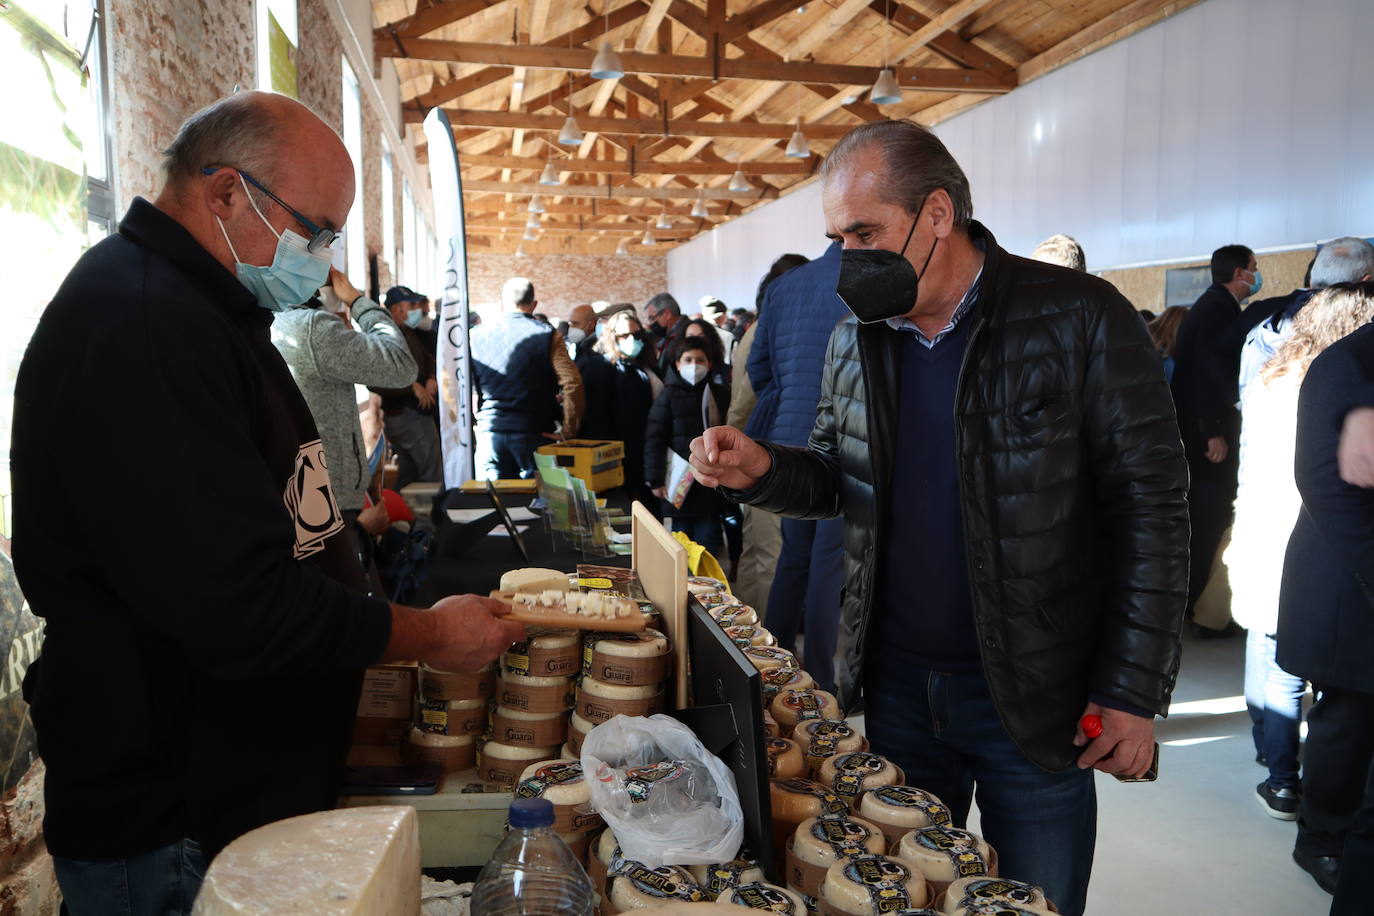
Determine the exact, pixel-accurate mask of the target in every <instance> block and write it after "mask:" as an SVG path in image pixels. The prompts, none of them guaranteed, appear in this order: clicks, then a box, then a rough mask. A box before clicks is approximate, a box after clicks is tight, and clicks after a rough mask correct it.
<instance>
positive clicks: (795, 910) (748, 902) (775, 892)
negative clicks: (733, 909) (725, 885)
mask: <svg viewBox="0 0 1374 916" xmlns="http://www.w3.org/2000/svg"><path fill="white" fill-rule="evenodd" d="M716 902H717V903H728V904H731V905H733V906H747V907H749V908H750V909H751V910H765V911H767V912H769V913H783V914H785V916H806V913H807V907H806V901H804V900H803V899H802V896H801V894H798V893H797V892H796V891H791V890H788V889H787V888H785V887H778V886H777V885H775V884H767V883H765V882H763V881H755V882H753V883H750V884H741V885H739V886H738V887H733V888H731V889H729V890H727V891H725V892H723V893H722V894H721V895H720V896H719V897H717V898H716Z"/></svg>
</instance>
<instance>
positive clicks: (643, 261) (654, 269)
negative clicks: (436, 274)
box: [421, 253, 668, 321]
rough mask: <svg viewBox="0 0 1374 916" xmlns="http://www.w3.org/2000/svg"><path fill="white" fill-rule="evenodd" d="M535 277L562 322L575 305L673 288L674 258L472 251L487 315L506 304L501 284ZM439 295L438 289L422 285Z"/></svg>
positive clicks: (548, 310) (542, 301) (545, 308)
mask: <svg viewBox="0 0 1374 916" xmlns="http://www.w3.org/2000/svg"><path fill="white" fill-rule="evenodd" d="M511 277H529V279H530V280H531V281H532V282H533V283H534V294H535V297H536V298H537V299H538V300H539V309H538V310H539V311H540V312H542V313H544V314H546V315H548V316H549V317H550V318H552V319H554V320H555V321H557V320H558V319H560V318H566V317H568V313H569V312H571V311H572V309H573V307H574V306H577V305H584V304H587V303H591V302H595V301H596V300H598V299H604V300H606V301H608V302H633V303H635V305H637V306H643V304H644V303H645V302H646V301H648V299H649V298H650V297H651V296H654V295H656V294H657V293H661V292H663V291H664V290H666V289H667V288H668V261H667V258H664V257H662V256H659V255H621V256H615V255H611V256H608V257H601V256H596V255H563V254H536V255H529V256H527V257H519V258H517V257H515V256H514V255H506V254H481V253H469V255H468V285H469V287H470V289H471V298H472V303H473V308H475V309H477V310H478V311H479V313H481V314H482V315H483V316H484V317H485V316H486V315H489V314H492V313H493V312H495V311H497V310H499V309H500V302H501V285H502V284H503V283H505V282H506V281H507V280H509V279H510V278H511ZM421 292H429V293H430V294H431V295H433V291H430V290H422V291H421Z"/></svg>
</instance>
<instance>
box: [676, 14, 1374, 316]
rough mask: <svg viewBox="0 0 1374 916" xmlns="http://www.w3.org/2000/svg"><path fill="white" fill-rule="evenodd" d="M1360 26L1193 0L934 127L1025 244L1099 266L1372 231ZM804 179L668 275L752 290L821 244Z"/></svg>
mask: <svg viewBox="0 0 1374 916" xmlns="http://www.w3.org/2000/svg"><path fill="white" fill-rule="evenodd" d="M1371 34H1374V2H1370V0H1303V2H1297V0H1205V2H1203V3H1199V4H1198V5H1196V6H1194V7H1191V8H1190V9H1188V10H1185V11H1184V12H1182V13H1180V14H1178V15H1176V16H1173V17H1171V18H1169V19H1167V20H1165V21H1163V22H1161V23H1158V24H1156V25H1154V26H1152V27H1151V28H1148V29H1145V30H1143V31H1141V32H1138V33H1136V34H1135V35H1133V36H1131V37H1130V38H1128V39H1126V40H1125V41H1122V42H1118V43H1117V44H1114V45H1111V46H1109V47H1107V48H1104V49H1102V50H1101V51H1098V52H1096V53H1095V54H1092V55H1090V56H1088V57H1085V58H1083V59H1082V60H1079V61H1076V62H1074V63H1072V64H1070V65H1068V66H1066V67H1062V68H1060V69H1059V70H1056V71H1054V72H1053V73H1050V74H1048V75H1047V76H1044V77H1042V78H1040V79H1038V80H1036V81H1034V82H1032V83H1029V84H1027V85H1026V86H1023V87H1021V88H1019V89H1017V90H1016V91H1015V92H1011V93H1009V94H1007V95H1006V96H1003V97H1001V98H998V99H994V100H993V101H991V102H988V103H986V104H983V105H980V106H979V107H977V108H975V109H973V110H971V111H968V112H966V113H964V114H962V115H959V116H957V117H955V118H952V119H950V120H949V121H947V122H945V123H944V124H941V125H940V126H939V127H937V128H936V132H937V133H938V134H939V135H940V136H941V138H942V139H944V141H945V143H946V145H948V146H949V148H950V151H951V152H952V153H953V154H954V156H955V158H956V159H958V160H959V162H960V163H961V164H962V165H963V167H964V170H965V171H966V172H967V173H968V176H969V181H970V183H971V184H972V187H973V203H974V211H975V213H976V215H977V216H978V218H979V219H980V220H982V221H983V222H984V223H986V224H987V225H988V227H989V228H990V229H991V230H992V231H993V233H994V234H995V235H996V236H997V238H998V240H999V241H1000V242H1001V243H1002V244H1003V245H1004V246H1005V247H1007V248H1008V249H1010V250H1011V251H1014V252H1018V253H1022V254H1024V253H1028V252H1029V251H1030V250H1031V249H1032V248H1034V247H1035V245H1036V244H1037V243H1038V242H1039V241H1040V240H1041V239H1043V238H1045V237H1046V236H1048V235H1050V234H1052V233H1055V232H1067V233H1068V234H1070V235H1073V236H1075V237H1076V238H1078V240H1079V241H1080V242H1081V243H1082V244H1083V247H1084V249H1085V250H1086V252H1087V255H1088V264H1089V267H1090V268H1091V269H1094V270H1101V269H1104V268H1109V267H1113V266H1117V265H1124V264H1137V263H1148V262H1157V261H1169V260H1176V259H1183V258H1191V257H1197V256H1199V255H1201V256H1206V255H1208V254H1210V253H1211V251H1212V250H1213V249H1214V248H1216V247H1218V246H1220V245H1225V244H1228V243H1231V242H1240V243H1242V244H1246V245H1249V246H1251V247H1253V248H1257V249H1264V248H1278V247H1283V246H1290V245H1302V244H1310V243H1312V242H1313V241H1316V240H1318V239H1324V238H1330V237H1332V236H1337V235H1364V236H1368V235H1374V155H1372V154H1371V153H1370V150H1374V93H1371V92H1370V87H1371V86H1374V54H1370V53H1368V51H1367V42H1368V36H1369V35H1371ZM818 194H819V191H818V189H816V188H814V187H810V188H807V189H805V190H804V191H801V192H798V193H797V194H795V195H789V196H788V197H785V198H783V199H782V200H780V201H777V202H775V203H772V204H769V205H768V206H766V207H762V208H760V209H758V210H756V211H754V212H753V213H750V214H749V215H748V216H745V217H742V218H741V219H738V220H735V221H734V222H731V223H729V224H727V225H725V226H723V227H722V228H720V229H717V230H716V231H715V232H713V233H711V234H710V235H709V236H707V237H705V238H701V239H697V240H695V241H693V242H691V243H690V244H688V245H684V246H682V247H681V248H678V249H676V250H674V251H672V252H670V253H669V255H668V277H669V282H670V283H671V284H672V285H673V287H672V288H673V291H674V292H678V291H679V290H682V291H683V292H688V291H689V290H691V291H695V290H697V289H703V288H704V286H705V285H708V282H707V281H708V279H709V284H713V285H714V286H715V287H717V288H719V289H729V290H731V291H732V292H733V293H734V294H735V295H737V296H739V295H740V294H741V293H743V292H744V290H745V289H746V288H747V289H748V296H747V297H745V298H748V299H752V296H753V292H752V288H753V286H754V285H755V284H756V283H757V281H758V278H759V277H760V276H761V275H762V273H763V272H764V271H765V270H766V269H767V267H768V264H769V263H770V261H771V260H772V258H774V257H776V256H777V255H778V254H781V253H782V252H784V251H789V250H793V251H800V252H801V253H803V254H806V255H814V254H817V253H819V251H820V250H822V249H823V247H824V240H823V239H822V238H821V235H822V231H823V230H822V226H821V217H820V208H819V198H818ZM803 195H805V200H804V202H797V201H795V200H794V198H796V197H800V196H803ZM716 237H719V240H718V241H717V240H716ZM794 240H795V241H794ZM803 245H805V247H803ZM717 251H719V252H721V253H723V255H724V256H723V257H722V259H721V260H714V259H713V255H714V253H715V252H717ZM734 291H738V292H734ZM695 298H696V297H695V295H691V296H690V299H684V300H683V301H684V303H686V302H688V301H691V302H692V303H695ZM722 298H725V297H724V295H723V294H722ZM726 301H730V300H729V299H728V298H727V300H726ZM732 304H733V303H732Z"/></svg>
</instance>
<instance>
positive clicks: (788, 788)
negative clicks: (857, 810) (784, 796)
mask: <svg viewBox="0 0 1374 916" xmlns="http://www.w3.org/2000/svg"><path fill="white" fill-rule="evenodd" d="M776 785H777V786H778V788H780V789H782V790H783V791H785V792H791V793H792V794H794V795H810V796H811V797H812V798H815V799H816V800H817V801H819V802H820V803H821V813H822V814H844V813H845V812H846V811H848V810H849V803H848V802H846V801H845V800H844V799H842V798H840V797H839V796H838V795H836V794H835V793H834V792H831V791H830V790H829V789H827V788H826V787H825V786H823V785H821V784H820V783H816V782H812V781H811V780H809V779H802V778H800V777H793V778H792V779H781V780H778V782H777V783H776Z"/></svg>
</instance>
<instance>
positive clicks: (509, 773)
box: [477, 741, 558, 786]
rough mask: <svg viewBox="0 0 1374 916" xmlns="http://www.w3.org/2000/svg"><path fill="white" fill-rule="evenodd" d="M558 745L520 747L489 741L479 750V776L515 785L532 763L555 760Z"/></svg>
mask: <svg viewBox="0 0 1374 916" xmlns="http://www.w3.org/2000/svg"><path fill="white" fill-rule="evenodd" d="M557 750H558V749H557V748H556V747H519V746H517V745H513V744H502V743H501V742H499V741H488V742H487V743H486V744H484V745H482V746H481V748H479V749H478V751H477V776H478V778H479V779H481V780H482V781H483V782H487V783H491V784H492V785H495V786H514V785H515V784H516V783H517V782H518V781H519V780H520V774H521V773H523V772H525V768H526V767H528V766H529V765H530V764H531V763H534V762H535V761H539V760H554V759H556V758H555V757H554V754H555V753H556V752H557Z"/></svg>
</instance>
